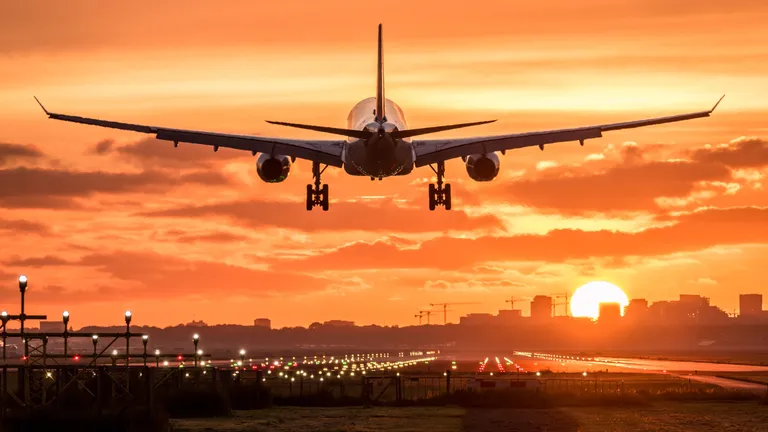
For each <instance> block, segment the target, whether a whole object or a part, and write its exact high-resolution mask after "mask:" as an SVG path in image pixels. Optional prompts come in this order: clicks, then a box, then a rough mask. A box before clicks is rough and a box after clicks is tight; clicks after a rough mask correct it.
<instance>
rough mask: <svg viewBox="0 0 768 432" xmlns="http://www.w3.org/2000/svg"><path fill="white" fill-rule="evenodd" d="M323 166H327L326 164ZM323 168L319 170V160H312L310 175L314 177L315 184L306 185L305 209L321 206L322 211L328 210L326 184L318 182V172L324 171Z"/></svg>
mask: <svg viewBox="0 0 768 432" xmlns="http://www.w3.org/2000/svg"><path fill="white" fill-rule="evenodd" d="M325 168H328V165H326V166H325ZM325 168H323V169H322V170H321V169H320V163H319V162H312V177H313V178H314V179H315V184H314V186H313V185H311V184H308V185H307V211H310V210H312V207H314V206H322V207H323V211H328V185H327V184H320V174H322V173H323V172H325Z"/></svg>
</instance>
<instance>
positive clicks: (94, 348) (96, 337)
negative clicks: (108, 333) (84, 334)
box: [91, 335, 99, 363]
mask: <svg viewBox="0 0 768 432" xmlns="http://www.w3.org/2000/svg"><path fill="white" fill-rule="evenodd" d="M91 342H93V362H94V363H96V356H98V355H99V354H98V353H97V352H96V345H98V344H99V335H93V336H91Z"/></svg>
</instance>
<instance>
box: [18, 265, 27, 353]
mask: <svg viewBox="0 0 768 432" xmlns="http://www.w3.org/2000/svg"><path fill="white" fill-rule="evenodd" d="M19 292H20V293H21V315H20V316H19V321H20V322H21V337H24V320H25V319H26V317H25V316H24V293H25V292H27V277H26V276H24V275H21V276H19ZM25 340H26V338H25ZM24 346H25V348H26V344H24ZM24 356H25V357H26V356H27V352H26V351H25V352H24Z"/></svg>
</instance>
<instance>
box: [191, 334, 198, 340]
mask: <svg viewBox="0 0 768 432" xmlns="http://www.w3.org/2000/svg"><path fill="white" fill-rule="evenodd" d="M192 339H193V340H198V339H200V335H199V334H197V333H195V334H194V335H192Z"/></svg>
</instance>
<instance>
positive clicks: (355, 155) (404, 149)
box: [344, 141, 415, 177]
mask: <svg viewBox="0 0 768 432" xmlns="http://www.w3.org/2000/svg"><path fill="white" fill-rule="evenodd" d="M414 162H415V160H414V157H413V149H412V146H411V143H409V142H405V141H398V142H397V144H396V145H395V148H394V149H393V152H392V153H391V154H386V155H381V154H379V155H376V156H374V155H373V154H372V153H371V152H369V149H368V147H367V146H366V143H365V142H364V141H356V142H353V143H349V144H347V148H346V150H345V151H344V171H345V172H346V173H347V174H349V175H354V176H366V177H390V176H395V175H406V174H409V173H410V172H411V171H413V166H414Z"/></svg>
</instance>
